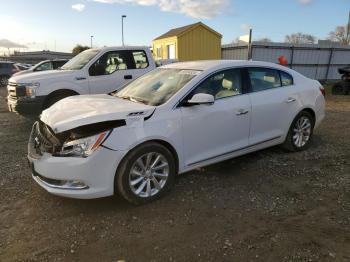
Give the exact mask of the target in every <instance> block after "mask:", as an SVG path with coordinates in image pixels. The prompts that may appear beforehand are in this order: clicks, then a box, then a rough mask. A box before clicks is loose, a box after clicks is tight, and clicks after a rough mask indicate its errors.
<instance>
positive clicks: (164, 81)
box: [113, 68, 201, 106]
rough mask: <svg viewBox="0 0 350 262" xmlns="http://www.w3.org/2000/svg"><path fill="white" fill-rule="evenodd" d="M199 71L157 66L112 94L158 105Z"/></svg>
mask: <svg viewBox="0 0 350 262" xmlns="http://www.w3.org/2000/svg"><path fill="white" fill-rule="evenodd" d="M200 72H201V71H197V70H183V69H172V68H171V69H166V68H158V69H155V70H153V71H151V72H149V73H147V74H145V75H143V76H141V77H140V78H138V79H136V80H135V81H133V82H131V83H130V84H128V85H126V86H125V87H124V88H123V89H122V90H120V91H119V92H117V93H115V94H113V95H115V96H117V97H120V98H124V99H128V100H131V101H136V102H140V103H144V104H147V105H152V106H159V105H161V104H163V103H165V102H166V101H168V100H169V99H170V98H171V97H172V96H173V95H174V94H175V93H176V92H177V91H179V90H180V89H181V88H182V87H183V86H184V85H186V84H187V83H188V82H189V81H190V80H191V79H192V78H194V77H195V76H196V75H198V74H200Z"/></svg>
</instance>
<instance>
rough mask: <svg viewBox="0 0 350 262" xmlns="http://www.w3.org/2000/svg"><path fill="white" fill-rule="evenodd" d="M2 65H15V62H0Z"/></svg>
mask: <svg viewBox="0 0 350 262" xmlns="http://www.w3.org/2000/svg"><path fill="white" fill-rule="evenodd" d="M0 63H1V64H14V62H11V61H0Z"/></svg>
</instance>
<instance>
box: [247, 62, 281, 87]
mask: <svg viewBox="0 0 350 262" xmlns="http://www.w3.org/2000/svg"><path fill="white" fill-rule="evenodd" d="M248 74H249V78H250V84H251V87H252V92H258V91H263V90H267V89H271V88H275V87H280V86H281V79H280V74H279V72H278V71H277V70H274V69H269V68H248Z"/></svg>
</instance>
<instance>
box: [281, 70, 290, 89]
mask: <svg viewBox="0 0 350 262" xmlns="http://www.w3.org/2000/svg"><path fill="white" fill-rule="evenodd" d="M280 75H281V81H282V86H290V85H293V77H292V76H291V75H290V74H287V73H286V72H283V71H280Z"/></svg>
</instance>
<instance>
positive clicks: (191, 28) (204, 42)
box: [152, 22, 222, 61]
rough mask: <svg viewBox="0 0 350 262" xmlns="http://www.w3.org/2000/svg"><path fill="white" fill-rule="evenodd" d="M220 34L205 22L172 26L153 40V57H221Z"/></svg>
mask: <svg viewBox="0 0 350 262" xmlns="http://www.w3.org/2000/svg"><path fill="white" fill-rule="evenodd" d="M221 38H222V35H221V34H219V33H218V32H216V31H214V30H213V29H211V28H210V27H208V26H206V25H205V24H203V23H201V22H198V23H195V24H191V25H187V26H183V27H179V28H174V29H171V30H170V31H168V32H166V33H165V34H163V35H161V36H159V37H157V38H156V39H154V40H153V43H152V48H153V55H154V58H155V59H156V60H157V59H178V60H179V61H191V60H210V59H221Z"/></svg>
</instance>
